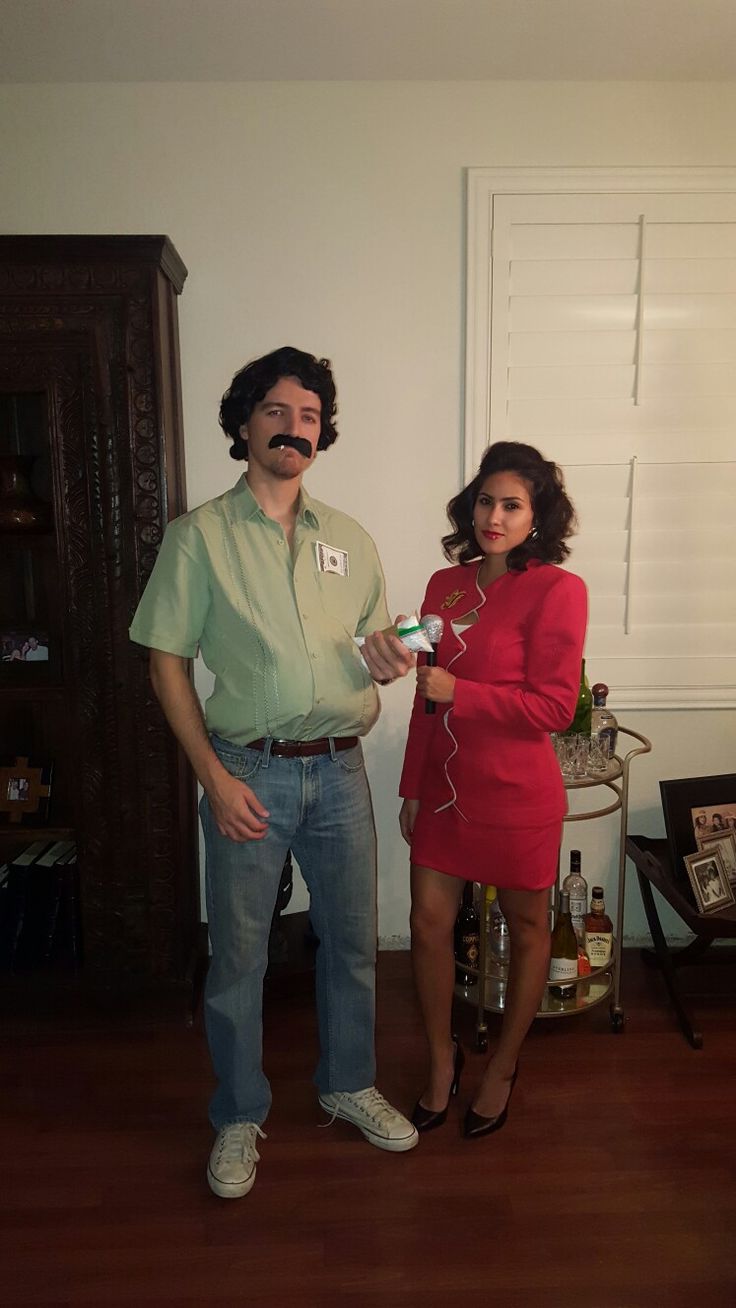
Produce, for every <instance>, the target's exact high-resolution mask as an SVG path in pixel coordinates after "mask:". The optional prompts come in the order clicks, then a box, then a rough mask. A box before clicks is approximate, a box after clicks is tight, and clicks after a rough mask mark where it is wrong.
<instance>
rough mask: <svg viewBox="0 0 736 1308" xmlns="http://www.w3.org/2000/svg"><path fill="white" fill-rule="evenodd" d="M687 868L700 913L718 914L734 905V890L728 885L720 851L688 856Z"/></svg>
mask: <svg viewBox="0 0 736 1308" xmlns="http://www.w3.org/2000/svg"><path fill="white" fill-rule="evenodd" d="M685 866H686V868H687V873H688V876H689V878H690V885H691V886H692V888H693V894H694V895H695V900H696V903H697V905H698V912H700V913H716V912H717V911H718V909H719V908H728V905H729V904H733V902H734V898H733V890H732V889H731V887H730V885H729V883H728V877H727V876H726V869H725V867H724V866H723V859H722V857H721V852H720V850H718V849H707V850H698V852H697V854H688V855H687V856H686V858H685Z"/></svg>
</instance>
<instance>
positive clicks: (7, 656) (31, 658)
mask: <svg viewBox="0 0 736 1308" xmlns="http://www.w3.org/2000/svg"><path fill="white" fill-rule="evenodd" d="M48 661H49V637H48V632H47V631H44V630H42V629H41V628H33V629H31V627H30V626H25V627H14V628H12V630H11V629H8V630H5V631H0V663H5V664H11V665H12V664H15V663H48Z"/></svg>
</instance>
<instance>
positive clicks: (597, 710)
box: [590, 681, 618, 758]
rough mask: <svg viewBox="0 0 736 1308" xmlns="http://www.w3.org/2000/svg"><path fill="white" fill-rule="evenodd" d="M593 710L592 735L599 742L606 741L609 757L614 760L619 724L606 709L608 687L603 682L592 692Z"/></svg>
mask: <svg viewBox="0 0 736 1308" xmlns="http://www.w3.org/2000/svg"><path fill="white" fill-rule="evenodd" d="M592 695H593V710H592V713H591V715H590V734H591V736H598V738H599V740H604V741H606V744H607V752H608V757H609V758H613V756H614V754H615V753H616V741H617V739H618V722H617V721H616V718H615V717H614V715H613V713H612V712H611V710H610V709H609V708H607V707H606V697H607V695H608V686H606V685H605V683H604V682H602V681H597V682H596V683H595V685H594V687H593V690H592Z"/></svg>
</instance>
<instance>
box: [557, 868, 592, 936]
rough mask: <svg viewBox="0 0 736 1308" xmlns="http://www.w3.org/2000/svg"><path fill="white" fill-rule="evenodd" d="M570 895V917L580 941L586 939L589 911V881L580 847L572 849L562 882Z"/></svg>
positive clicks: (563, 887)
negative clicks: (586, 916)
mask: <svg viewBox="0 0 736 1308" xmlns="http://www.w3.org/2000/svg"><path fill="white" fill-rule="evenodd" d="M562 889H563V890H566V891H567V893H568V895H569V896H570V917H571V918H572V925H573V929H574V931H575V935H576V937H577V940H578V943H579V944H581V943H583V942H584V940H585V914H586V913H587V911H588V883H587V881H586V880H585V877H584V876H583V874H582V872H581V856H580V850H579V849H571V850H570V871H569V872H568V874H567V876H566V877H565V880H564V881H563V883H562Z"/></svg>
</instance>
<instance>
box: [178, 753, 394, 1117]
mask: <svg viewBox="0 0 736 1308" xmlns="http://www.w3.org/2000/svg"><path fill="white" fill-rule="evenodd" d="M212 746H213V749H214V750H215V752H216V754H217V756H218V758H219V759H220V761H221V762H222V764H223V766H224V767H226V768H227V770H228V772H230V773H231V774H232V775H233V776H235V777H238V778H239V780H241V781H244V782H246V783H247V785H248V786H250V787H251V789H252V790H253V791H254V792H255V794H256V795H257V796H258V798H259V800H260V801H261V803H262V804H263V805H264V807H265V808H266V809H268V811H269V813H270V817H269V819H268V833H267V835H265V836H264V837H263V839H262V840H254V841H246V842H244V843H243V844H238V843H236V842H235V841H233V840H230V839H228V837H226V836H222V835H220V833H219V831H218V830H217V826H216V825H215V822H214V819H213V817H212V813H211V810H210V806H209V803H208V801H207V797H206V796H205V797H204V798H203V799H202V802H201V804H200V816H201V818H202V826H203V828H204V837H205V851H206V891H207V913H208V918H209V932H210V940H211V942H212V958H211V961H210V967H209V972H208V975H207V984H206V988H205V1021H206V1028H207V1039H208V1042H209V1047H210V1054H211V1057H212V1063H213V1067H214V1071H215V1075H216V1077H217V1080H218V1086H217V1089H216V1091H215V1094H214V1096H213V1098H212V1100H211V1103H210V1120H211V1122H212V1125H213V1126H214V1128H215V1130H216V1131H219V1130H220V1129H221V1128H222V1127H223V1126H225V1125H227V1124H229V1123H230V1122H257V1123H258V1124H259V1125H260V1124H261V1123H262V1122H264V1121H265V1119H266V1117H267V1115H268V1110H269V1108H270V1107H271V1088H270V1086H269V1083H268V1081H267V1079H266V1077H265V1076H264V1073H263V1066H262V1008H263V977H264V973H265V971H266V966H267V963H268V936H269V930H270V926H271V918H272V916H273V910H274V906H275V903H276V894H277V891H278V887H279V881H280V878H281V871H282V868H283V865H284V859H285V857H286V852H287V850H288V849H292V850H293V852H294V854H295V855H296V858H297V859H298V861H299V867H300V868H301V871H302V875H303V877H304V880H305V882H306V884H307V887H308V889H309V895H310V917H311V921H312V925H313V927H314V930H315V933H316V935H317V937H318V939H319V947H318V949H317V958H316V994H317V1018H318V1023H319V1040H320V1059H319V1063H318V1065H317V1071H316V1074H315V1082H316V1085H317V1088H318V1090H319V1091H321V1092H323V1093H327V1092H330V1091H337V1090H362V1089H364V1088H365V1087H366V1086H370V1085H373V1083H374V1081H375V1054H374V1026H375V968H376V835H375V827H374V823H373V809H372V806H371V797H370V791H369V789H368V780H367V777H366V774H365V768H364V764H363V751H362V748H361V746H360V744H358V745H356V746H355V748H354V749H346V750H341V751H340V752H338V751H336V750H335V751H333V752H332V753H329V754H317V755H314V756H312V757H307V758H280V757H279V758H277V757H274V756H273V755H271V752H270V742H267V743H266V746H265V748H264V749H263V751H260V750H253V749H247V748H241V747H239V746H237V745H233V744H231V743H230V742H229V741H226V740H222V739H220V738H219V737H218V736H213V737H212Z"/></svg>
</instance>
